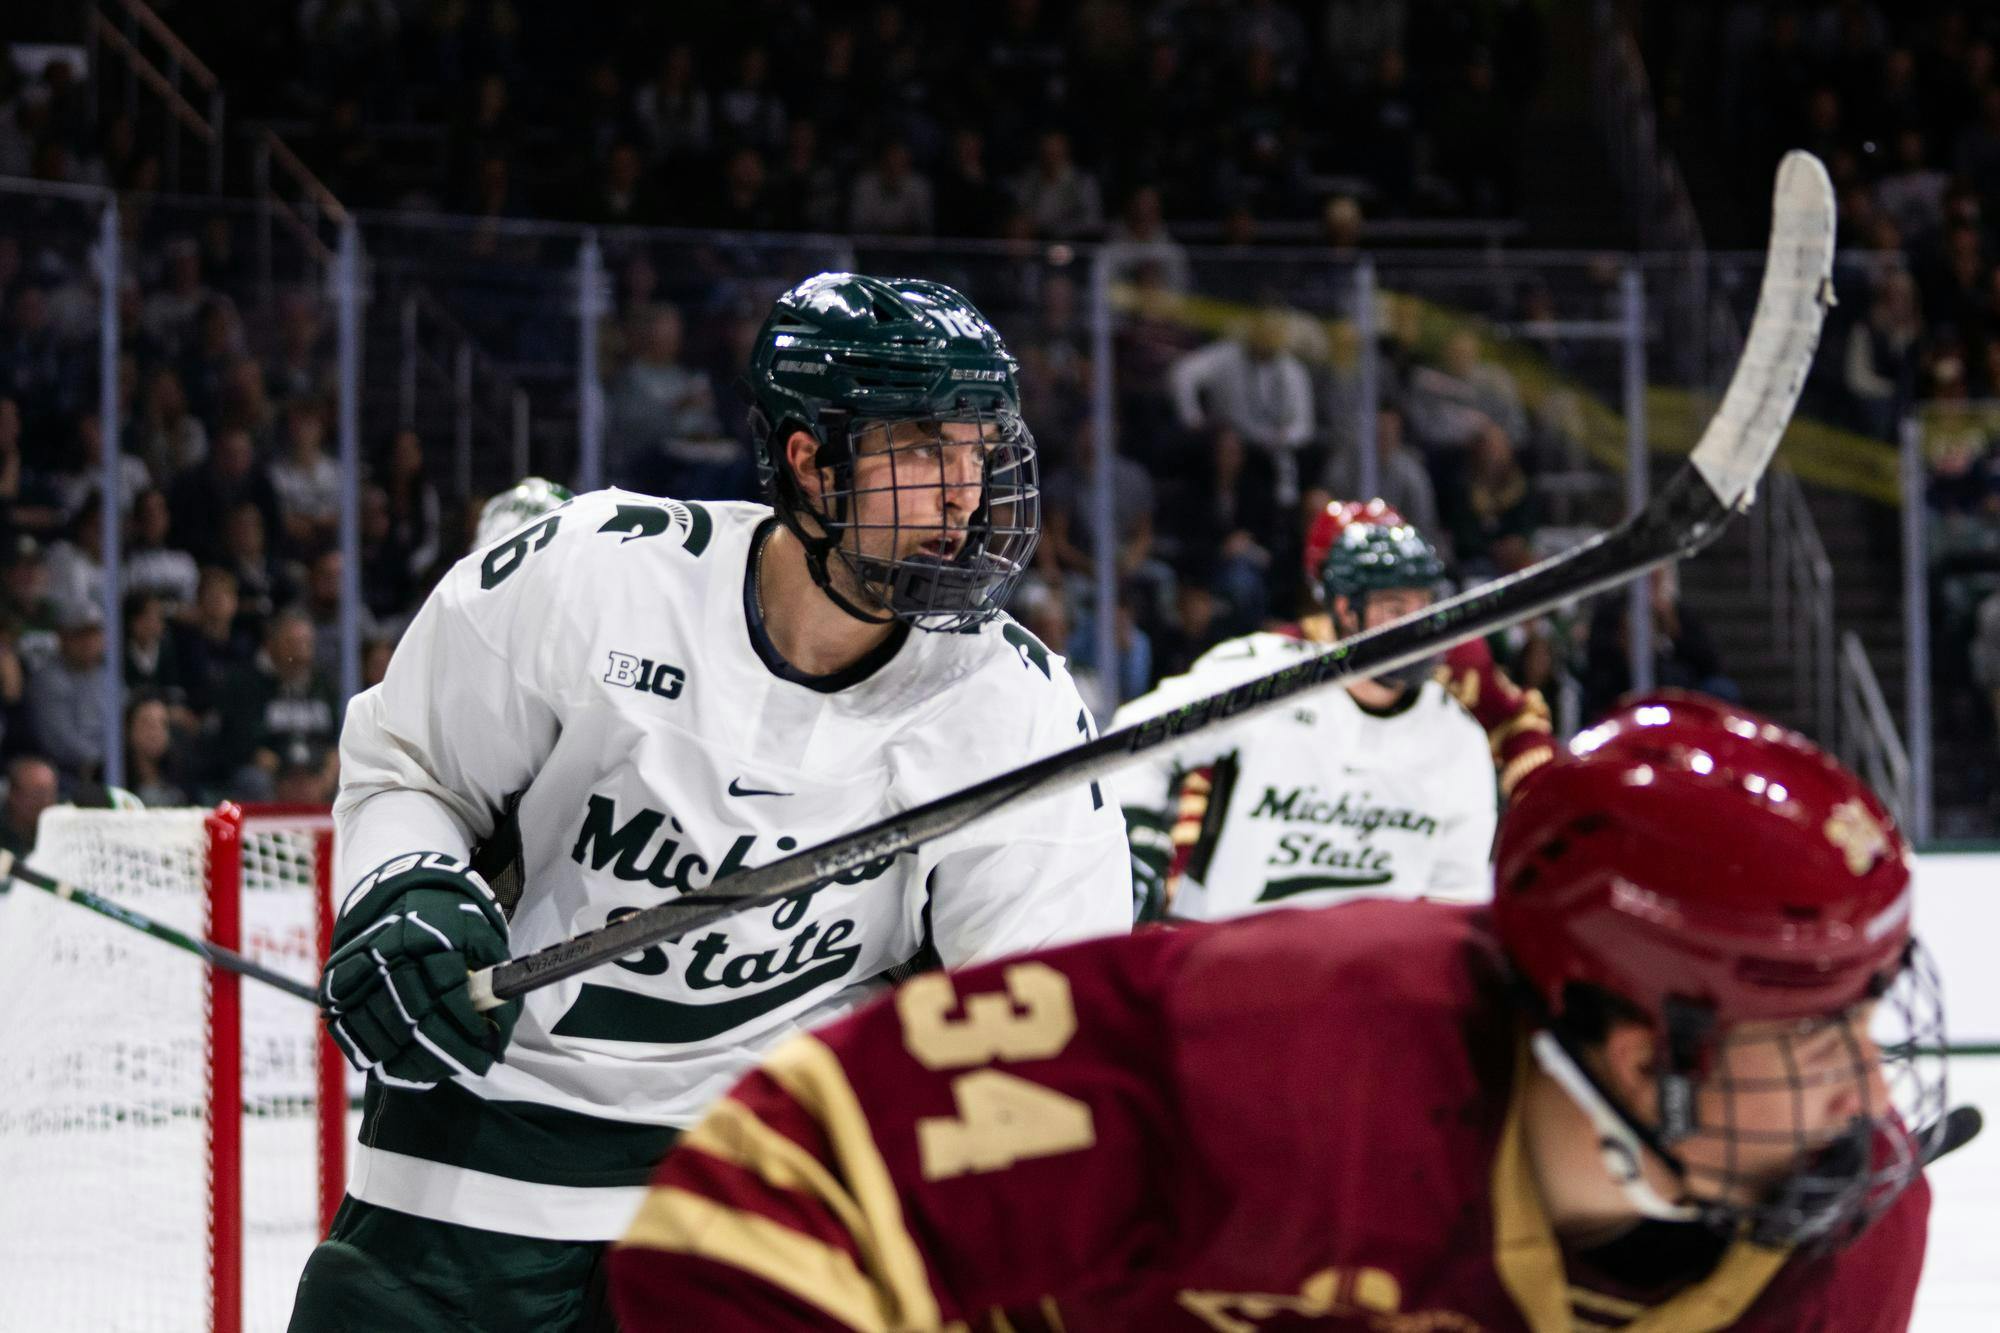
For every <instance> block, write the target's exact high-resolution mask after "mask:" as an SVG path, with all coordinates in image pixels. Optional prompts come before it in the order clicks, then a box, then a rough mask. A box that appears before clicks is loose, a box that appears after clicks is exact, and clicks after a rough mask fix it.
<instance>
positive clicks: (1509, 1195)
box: [1493, 1033, 1791, 1333]
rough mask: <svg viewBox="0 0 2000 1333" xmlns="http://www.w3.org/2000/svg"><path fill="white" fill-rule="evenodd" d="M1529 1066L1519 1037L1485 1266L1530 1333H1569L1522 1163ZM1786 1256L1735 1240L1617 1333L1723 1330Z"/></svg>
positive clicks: (1550, 1232) (1551, 1238)
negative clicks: (1704, 1269) (1703, 1271)
mask: <svg viewBox="0 0 2000 1333" xmlns="http://www.w3.org/2000/svg"><path fill="white" fill-rule="evenodd" d="M1534 1072H1535V1064H1534V1059H1533V1057H1532V1056H1531V1055H1530V1054H1529V1052H1528V1042H1527V1034H1525V1033H1523V1034H1522V1036H1521V1038H1520V1040H1519V1041H1518V1042H1517V1043H1516V1046H1515V1053H1514V1091H1513V1094H1512V1096H1511V1097H1510V1099H1509V1104H1508V1107H1507V1123H1506V1125H1505V1126H1504V1127H1503V1128H1502V1129H1501V1131H1500V1149H1499V1151H1498V1153H1496V1154H1495V1156H1494V1159H1493V1266H1494V1268H1495V1269H1496V1270H1497V1271H1498V1272H1499V1274H1500V1281H1501V1284H1502V1285H1503V1286H1505V1287H1506V1288H1507V1294H1508V1295H1509V1296H1511V1297H1513V1299H1514V1304H1515V1306H1516V1307H1518V1308H1519V1309H1520V1311H1521V1317H1522V1319H1524V1320H1525V1321H1526V1322H1527V1324H1528V1327H1529V1328H1530V1329H1532V1330H1533V1331H1534V1333H1570V1330H1571V1328H1572V1319H1573V1316H1574V1313H1575V1312H1574V1310H1573V1308H1572V1307H1571V1305H1570V1292H1571V1288H1570V1285H1569V1281H1568V1277H1567V1275H1566V1273H1565V1272H1564V1269H1563V1260H1562V1246H1561V1244H1560V1242H1558V1241H1557V1240H1556V1234H1555V1229H1554V1227H1552V1226H1551V1225H1550V1223H1549V1218H1548V1214H1547V1213H1546V1212H1544V1211H1543V1209H1542V1199H1541V1194H1540V1192H1539V1191H1538V1190H1537V1189H1536V1188H1535V1177H1534V1170H1533V1168H1532V1167H1531V1166H1530V1164H1529V1161H1528V1145H1527V1134H1526V1132H1525V1129H1524V1127H1523V1125H1522V1106H1523V1105H1524V1104H1525V1101H1526V1092H1527V1088H1528V1081H1529V1079H1530V1078H1531V1077H1533V1075H1534ZM1790 1255H1791V1252H1790V1251H1789V1250H1774V1249H1769V1248H1767V1247H1765V1246H1762V1245H1752V1244H1750V1243H1749V1242H1748V1241H1740V1240H1739V1241H1737V1242H1736V1243H1735V1244H1733V1245H1731V1246H1730V1247H1729V1249H1728V1250H1727V1251H1726V1252H1725V1253H1724V1254H1723V1256H1722V1262H1721V1263H1719V1264H1717V1265H1716V1266H1715V1271H1713V1272H1711V1273H1710V1274H1709V1275H1708V1276H1707V1277H1705V1278H1703V1279H1702V1280H1701V1281H1700V1282H1697V1283H1695V1284H1694V1285H1693V1286H1690V1287H1686V1288H1683V1289H1682V1290H1681V1291H1679V1292H1676V1293H1675V1294H1674V1295H1673V1296H1672V1297H1671V1298H1670V1299H1668V1300H1666V1301H1663V1302H1661V1303H1660V1304H1658V1305H1656V1306H1654V1307H1652V1308H1651V1309H1650V1310H1647V1311H1646V1312H1645V1313H1644V1314H1642V1315H1640V1316H1639V1317H1638V1318H1637V1319H1635V1320H1634V1321H1633V1322H1631V1323H1630V1324H1627V1325H1625V1327H1624V1330H1623V1333H1714V1331H1715V1330H1717V1329H1724V1328H1728V1327H1729V1326H1730V1325H1732V1324H1734V1323H1735V1322H1736V1321H1737V1320H1738V1319H1740V1318H1741V1317H1742V1315H1743V1312H1744V1311H1745V1310H1747V1309H1749V1308H1750V1303H1751V1302H1752V1301H1754V1300H1756V1299H1757V1297H1758V1295H1759V1293H1761V1292H1762V1291H1763V1290H1764V1288H1765V1287H1766V1286H1767V1285H1769V1283H1770V1281H1771V1279H1772V1278H1774V1277H1776V1276H1777V1274H1778V1270H1779V1269H1780V1268H1782V1267H1784V1265H1785V1260H1786V1259H1788V1258H1789V1257H1790Z"/></svg>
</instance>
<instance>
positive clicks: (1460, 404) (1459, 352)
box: [1406, 329, 1528, 450]
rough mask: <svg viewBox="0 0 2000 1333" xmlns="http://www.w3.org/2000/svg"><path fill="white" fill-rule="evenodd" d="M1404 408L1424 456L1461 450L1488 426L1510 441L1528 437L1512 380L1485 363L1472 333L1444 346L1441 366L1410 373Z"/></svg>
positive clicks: (1456, 335) (1500, 369) (1454, 337)
mask: <svg viewBox="0 0 2000 1333" xmlns="http://www.w3.org/2000/svg"><path fill="white" fill-rule="evenodd" d="M1406 406H1407V407H1408V409H1409V414H1410V422H1409V424H1410V426H1411V427H1412V428H1413V430H1414V431H1415V433H1416V437H1417V440H1418V442H1419V443H1421V444H1422V445H1423V446H1424V447H1425V448H1426V449H1428V450H1437V449H1457V448H1463V447H1464V446H1466V445H1469V444H1471V443H1472V442H1473V440H1474V439H1476V438H1477V437H1478V436H1479V435H1480V434H1481V433H1482V432H1483V431H1484V430H1485V428H1486V426H1487V424H1488V423H1491V424H1493V425H1495V426H1498V427H1499V428H1500V429H1501V431H1502V432H1504V433H1505V434H1506V436H1507V438H1508V439H1510V440H1519V439H1525V438H1526V437H1527V430H1528V417H1527V413H1526V412H1525V411H1523V410H1522V408H1521V391H1520V390H1519V389H1518V388H1516V387H1515V384H1514V377H1513V376H1512V375H1510V374H1508V373H1507V371H1506V370H1505V369H1504V368H1503V367H1501V366H1500V365H1498V364H1496V363H1494V362H1491V361H1487V360H1485V359H1484V358H1483V356H1482V353H1481V348H1480V342H1479V335H1478V334H1476V333H1474V332H1472V331H1471V330H1470V329H1461V330H1460V331H1458V332H1457V333H1454V334H1452V335H1451V337H1450V338H1448V339H1446V340H1445V345H1444V361H1443V364H1442V365H1440V366H1435V367H1433V366H1418V367H1417V368H1416V369H1414V370H1412V371H1411V372H1410V392H1409V399H1408V402H1407V404H1406Z"/></svg>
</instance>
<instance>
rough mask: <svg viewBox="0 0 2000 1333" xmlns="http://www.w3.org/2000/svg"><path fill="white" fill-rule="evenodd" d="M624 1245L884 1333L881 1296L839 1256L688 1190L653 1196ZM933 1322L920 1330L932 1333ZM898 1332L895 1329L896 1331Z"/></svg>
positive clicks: (858, 1332)
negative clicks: (705, 1266) (727, 1270)
mask: <svg viewBox="0 0 2000 1333" xmlns="http://www.w3.org/2000/svg"><path fill="white" fill-rule="evenodd" d="M622 1243H623V1244H625V1245H637V1246H643V1247H645V1248H647V1249H652V1250H664V1251H666V1252H667V1253H669V1254H689V1255H694V1256H696V1257H698V1258H702V1259H713V1260H715V1261H716V1262H718V1263H725V1264H728V1265H730V1266H731V1267H733V1268H739V1269H741V1270H743V1271H744V1272H746V1273H749V1274H751V1275H753V1276H755V1277H758V1278H762V1279H763V1280H764V1281H766V1282H768V1283H770V1284H771V1285H772V1286H774V1287H777V1288H779V1289H780V1290H782V1291H785V1292H788V1293H790V1294H791V1295H793V1296H795V1297H797V1298H798V1299H799V1300H802V1301H804V1302H805V1303H806V1304H808V1305H810V1306H812V1307H813V1308H814V1309H816V1310H820V1311H822V1312H824V1313H825V1314H826V1315H827V1316H829V1317H830V1318H833V1319H837V1320H839V1321H840V1322H841V1323H842V1324H845V1325H846V1326H847V1327H848V1328H851V1329H853V1330H854V1331H855V1333H889V1329H890V1327H891V1325H890V1324H889V1322H888V1321H886V1320H885V1319H884V1318H883V1317H882V1301H881V1293H880V1292H879V1291H877V1289H876V1288H875V1286H874V1284H873V1283H871V1282H869V1281H868V1279H867V1278H865V1277H863V1276H862V1275H861V1270H860V1269H858V1268H856V1267H855V1266H854V1260H853V1259H852V1258H850V1257H849V1256H848V1255H847V1253H846V1252H845V1251H842V1250H837V1249H835V1248H834V1247H833V1246H831V1245H828V1244H827V1243H826V1242H825V1241H821V1240H816V1239H814V1238H813V1237H811V1236H807V1235H804V1234H802V1233H800V1232H797V1231H794V1230H792V1229H791V1228H790V1227H788V1226H786V1225H784V1224H783V1223H782V1222H774V1221H772V1220H771V1219H770V1218H768V1217H760V1216H758V1215H757V1214H756V1213H746V1212H743V1211H742V1210H740V1209H736V1208H731V1207H729V1206H728V1205H727V1204H722V1203H717V1202H716V1201H715V1200H713V1199H709V1198H704V1197H703V1196H701V1195H699V1194H695V1193H693V1192H692V1191H690V1190H684V1189H679V1188H674V1187H668V1188H664V1189H655V1190H653V1191H651V1192H650V1193H649V1194H647V1196H646V1202H645V1203H644V1204H643V1205H642V1206H641V1207H640V1209H639V1215H638V1216H637V1217H635V1218H633V1219H632V1226H631V1228H630V1229H629V1230H628V1231H627V1232H626V1233H625V1239H624V1241H623V1242H622ZM935 1323H936V1321H935V1319H933V1321H932V1323H931V1324H930V1325H926V1327H933V1326H935ZM898 1327H900V1325H898Z"/></svg>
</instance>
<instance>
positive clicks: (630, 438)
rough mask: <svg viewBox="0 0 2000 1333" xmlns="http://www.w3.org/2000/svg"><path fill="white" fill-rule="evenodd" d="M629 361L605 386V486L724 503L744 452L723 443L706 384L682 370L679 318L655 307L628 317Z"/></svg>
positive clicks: (711, 393)
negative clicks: (608, 389) (631, 328)
mask: <svg viewBox="0 0 2000 1333" xmlns="http://www.w3.org/2000/svg"><path fill="white" fill-rule="evenodd" d="M634 325H635V328H634V332H633V335H632V349H633V355H632V359H631V361H630V362H628V363H627V364H626V366H625V369H624V370H622V371H620V372H619V374H618V377H617V379H616V380H614V381H613V382H612V385H611V392H610V394H609V395H608V398H609V403H608V410H607V412H606V414H605V416H606V421H605V432H604V433H605V438H606V441H607V443H608V446H609V447H608V448H607V450H606V453H607V454H608V455H609V459H608V463H609V466H608V467H607V469H606V471H607V473H608V475H609V477H610V479H611V481H612V484H614V485H619V486H628V487H630V488H632V489H634V490H638V491H644V492H646V493H647V494H651V495H672V496H674V497H676V498H678V499H690V500H692V499H701V498H703V497H708V496H715V497H718V498H727V495H728V491H727V490H726V489H725V488H727V487H730V486H740V485H741V484H742V478H741V476H740V475H739V474H740V473H741V472H742V466H743V459H744V453H743V450H742V447H741V446H740V445H739V444H738V442H737V441H735V440H733V439H729V438H727V437H726V436H724V434H723V431H722V423H721V421H720V419H719V418H718V417H717V415H716V410H715V396H714V391H713V389H712V388H711V386H710V384H709V380H708V377H707V376H706V375H704V374H702V373H701V372H700V371H698V370H696V369H694V368H692V367H689V366H685V365H683V364H681V337H682V326H681V315H680V311H678V310H676V309H675V308H674V307H672V306H655V307H653V308H651V309H649V310H644V311H641V312H639V313H638V314H637V315H635V316H634Z"/></svg>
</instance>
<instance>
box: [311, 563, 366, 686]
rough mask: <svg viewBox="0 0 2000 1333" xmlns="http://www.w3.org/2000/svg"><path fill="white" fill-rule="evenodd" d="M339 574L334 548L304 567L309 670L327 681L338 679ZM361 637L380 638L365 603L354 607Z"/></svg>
mask: <svg viewBox="0 0 2000 1333" xmlns="http://www.w3.org/2000/svg"><path fill="white" fill-rule="evenodd" d="M340 571H341V560H340V551H339V550H338V549H334V550H329V551H321V552H320V553H319V554H318V555H317V556H315V557H314V558H313V562H312V564H310V565H308V566H307V567H306V595H305V600H304V601H303V602H302V603H301V604H300V606H301V609H303V610H304V611H305V613H306V615H307V617H308V618H309V619H310V620H311V621H312V627H313V670H314V671H316V672H318V673H319V674H320V675H321V676H323V677H325V678H326V679H327V680H330V681H337V680H339V679H340ZM355 618H356V619H357V621H358V622H359V623H360V628H361V637H362V638H363V639H372V638H379V637H381V628H380V626H378V625H377V624H376V623H375V617H374V616H373V615H371V614H370V613H369V610H368V606H367V603H366V601H365V600H364V601H363V604H362V605H361V606H359V607H357V608H355Z"/></svg>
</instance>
